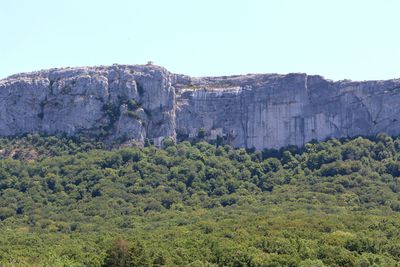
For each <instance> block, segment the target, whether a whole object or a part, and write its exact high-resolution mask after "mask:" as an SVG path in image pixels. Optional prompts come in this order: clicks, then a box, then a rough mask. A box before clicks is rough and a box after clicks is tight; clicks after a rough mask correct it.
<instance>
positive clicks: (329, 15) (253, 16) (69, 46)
mask: <svg viewBox="0 0 400 267" xmlns="http://www.w3.org/2000/svg"><path fill="white" fill-rule="evenodd" d="M399 14H400V1H399V0H270V1H269V0H259V1H257V0H243V1H235V0H198V1H196V0H169V1H167V0H159V1H155V0H140V1H136V0H131V1H129V0H126V1H124V0H108V1H102V0H65V1H64V0H35V1H33V0H0V36H1V40H0V78H1V77H5V76H7V75H10V74H13V73H17V72H25V71H33V70H38V69H45V68H52V67H66V66H88V65H89V66H90V65H109V64H113V63H121V64H143V63H146V62H147V61H148V60H152V61H154V62H155V63H156V64H158V65H162V66H164V67H166V68H168V69H169V70H170V71H173V72H177V73H184V74H189V75H193V76H204V75H228V74H244V73H269V72H274V73H275V72H277V73H288V72H307V73H309V74H321V75H323V76H325V77H327V78H330V79H335V80H337V79H344V78H349V79H353V80H365V79H388V78H400V15H399Z"/></svg>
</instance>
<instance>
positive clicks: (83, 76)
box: [0, 64, 400, 149]
mask: <svg viewBox="0 0 400 267" xmlns="http://www.w3.org/2000/svg"><path fill="white" fill-rule="evenodd" d="M399 92H400V79H391V80H386V81H380V80H375V81H361V82H360V81H349V80H341V81H332V80H327V79H325V78H323V77H322V76H319V75H307V74H305V73H290V74H286V75H284V74H247V75H232V76H220V77H190V76H187V75H182V74H174V73H171V72H169V71H168V70H167V69H165V68H163V67H160V66H156V65H153V64H147V65H111V66H98V67H78V68H60V69H48V70H41V71H36V72H29V73H20V74H14V75H11V76H9V77H7V78H5V79H2V80H0V102H1V110H0V117H1V118H2V120H1V121H0V135H1V136H14V135H22V134H27V133H39V134H66V135H67V136H75V135H79V136H80V135H83V136H86V135H89V136H92V137H97V138H99V139H101V140H105V141H106V142H109V143H139V144H144V143H145V142H153V143H154V144H156V145H158V146H159V145H161V143H162V141H163V140H164V139H165V138H172V139H173V140H184V139H194V138H198V137H201V138H204V139H207V140H210V141H215V142H226V143H230V144H232V145H233V146H235V147H246V148H256V149H263V148H279V147H282V146H286V145H298V146H301V145H304V144H305V143H306V142H308V141H311V140H313V139H315V140H319V141H321V140H325V139H326V138H330V137H335V138H341V137H352V136H357V135H364V136H365V135H374V134H377V133H380V132H383V133H387V134H390V135H398V134H400V116H399V115H398V114H399V111H400V105H399V104H398V103H400V101H399V100H400V94H399Z"/></svg>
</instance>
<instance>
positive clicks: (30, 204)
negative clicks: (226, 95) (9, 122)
mask: <svg viewBox="0 0 400 267" xmlns="http://www.w3.org/2000/svg"><path fill="white" fill-rule="evenodd" d="M0 144H1V151H0V152H1V155H2V156H1V157H2V159H1V160H0V265H1V264H3V265H4V266H163V265H166V266H398V265H399V262H400V213H399V211H400V178H399V176H400V163H399V162H398V157H399V156H400V138H397V139H393V138H391V137H389V136H386V135H378V136H376V137H373V138H370V139H367V138H361V137H359V138H355V139H351V140H340V141H339V140H336V139H332V140H328V141H326V142H321V143H309V144H306V146H305V147H304V148H301V149H298V148H296V147H287V148H283V149H281V150H264V151H246V150H244V149H234V148H232V147H230V146H228V145H224V146H218V147H216V146H214V145H212V144H209V143H206V142H197V143H193V144H191V143H189V142H181V143H179V144H177V145H175V144H174V143H173V142H172V141H171V140H168V139H167V140H165V141H164V148H163V149H158V148H155V147H154V146H149V147H145V148H139V147H133V148H120V149H115V150H112V151H108V150H104V149H103V147H104V146H103V145H102V144H101V143H91V142H90V140H83V139H81V140H79V139H68V138H55V137H40V136H36V135H29V136H26V137H20V138H5V139H1V140H0ZM117 261H118V262H119V265H118V264H117Z"/></svg>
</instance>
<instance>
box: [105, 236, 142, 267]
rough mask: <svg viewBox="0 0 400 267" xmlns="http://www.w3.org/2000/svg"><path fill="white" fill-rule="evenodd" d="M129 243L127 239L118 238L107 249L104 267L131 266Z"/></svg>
mask: <svg viewBox="0 0 400 267" xmlns="http://www.w3.org/2000/svg"><path fill="white" fill-rule="evenodd" d="M131 266H132V265H131V258H130V253H129V245H128V242H127V241H126V240H124V239H123V238H121V237H119V238H117V239H116V240H115V241H114V242H113V244H112V246H111V248H110V249H109V250H108V251H107V256H106V259H105V260H104V264H103V267H131ZM135 266H136V265H135Z"/></svg>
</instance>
